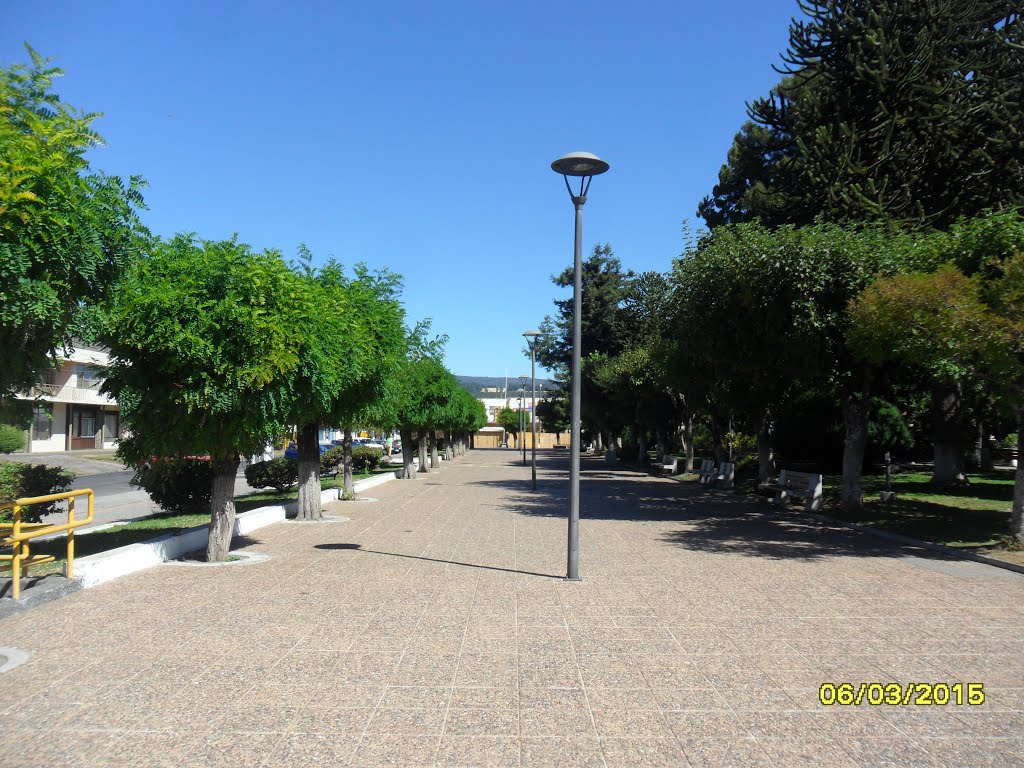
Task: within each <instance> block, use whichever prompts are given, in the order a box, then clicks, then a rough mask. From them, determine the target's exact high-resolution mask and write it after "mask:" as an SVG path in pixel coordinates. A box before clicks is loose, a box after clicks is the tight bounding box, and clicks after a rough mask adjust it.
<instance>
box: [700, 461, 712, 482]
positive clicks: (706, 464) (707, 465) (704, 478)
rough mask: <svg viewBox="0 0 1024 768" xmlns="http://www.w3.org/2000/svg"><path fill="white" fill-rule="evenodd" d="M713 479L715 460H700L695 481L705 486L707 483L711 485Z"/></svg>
mask: <svg viewBox="0 0 1024 768" xmlns="http://www.w3.org/2000/svg"><path fill="white" fill-rule="evenodd" d="M715 477H716V473H715V460H714V459H702V460H701V462H700V469H698V470H697V480H698V481H699V482H700V484H701V485H707V484H708V483H711V482H712V481H713V480H714V479H715Z"/></svg>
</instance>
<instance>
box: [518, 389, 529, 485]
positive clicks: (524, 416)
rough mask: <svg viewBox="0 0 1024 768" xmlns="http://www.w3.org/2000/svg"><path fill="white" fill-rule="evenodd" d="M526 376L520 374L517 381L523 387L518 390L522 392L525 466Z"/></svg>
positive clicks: (524, 456)
mask: <svg viewBox="0 0 1024 768" xmlns="http://www.w3.org/2000/svg"><path fill="white" fill-rule="evenodd" d="M526 379H527V377H526V376H520V377H519V381H520V382H521V383H522V386H523V388H522V389H521V390H519V391H520V392H522V393H523V466H524V467H525V466H526Z"/></svg>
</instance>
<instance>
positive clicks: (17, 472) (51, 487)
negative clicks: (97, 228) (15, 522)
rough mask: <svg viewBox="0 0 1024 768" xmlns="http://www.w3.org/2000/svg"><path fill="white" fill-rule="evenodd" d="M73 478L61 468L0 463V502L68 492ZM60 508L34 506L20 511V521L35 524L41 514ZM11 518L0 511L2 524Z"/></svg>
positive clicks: (6, 512)
mask: <svg viewBox="0 0 1024 768" xmlns="http://www.w3.org/2000/svg"><path fill="white" fill-rule="evenodd" d="M74 479H75V474H74V473H73V472H68V471H67V470H66V469H64V468H63V467H48V466H46V465H45V464H17V463H14V462H8V461H4V462H0V502H7V501H14V500H15V499H21V498H25V497H26V496H46V495H48V494H51V493H64V492H65V491H68V490H70V489H71V481H72V480H74ZM63 506H64V505H63V503H62V502H51V503H49V504H34V505H32V506H31V507H27V508H26V509H25V511H24V512H22V515H21V519H22V520H23V521H24V522H26V523H38V522H39V521H40V518H41V517H42V516H43V515H48V514H50V513H51V512H57V511H59V510H60V509H61V508H62V507H63ZM76 510H77V507H76ZM11 517H12V516H11V511H10V510H4V511H3V512H0V520H2V521H4V522H9V521H10V520H11Z"/></svg>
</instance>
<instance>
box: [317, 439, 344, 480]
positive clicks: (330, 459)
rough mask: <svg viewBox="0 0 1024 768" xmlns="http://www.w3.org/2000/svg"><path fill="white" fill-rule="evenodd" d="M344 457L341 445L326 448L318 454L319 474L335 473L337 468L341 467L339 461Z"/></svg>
mask: <svg viewBox="0 0 1024 768" xmlns="http://www.w3.org/2000/svg"><path fill="white" fill-rule="evenodd" d="M344 459H345V449H344V448H342V447H341V446H338V447H336V448H328V449H327V450H326V451H324V452H323V453H321V454H320V474H321V475H336V474H338V469H339V468H340V467H341V462H342V461H344Z"/></svg>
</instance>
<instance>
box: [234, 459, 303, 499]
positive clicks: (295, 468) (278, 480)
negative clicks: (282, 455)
mask: <svg viewBox="0 0 1024 768" xmlns="http://www.w3.org/2000/svg"><path fill="white" fill-rule="evenodd" d="M298 481H299V463H298V462H297V461H296V460H295V459H271V460H270V461H257V462H256V463H255V464H249V465H248V466H246V468H245V482H247V483H248V484H249V485H251V486H252V487H253V488H273V489H274V490H275V491H277V492H278V493H284V492H285V491H287V490H289V489H290V488H291V487H292V486H293V485H295V483H297V482H298Z"/></svg>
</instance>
